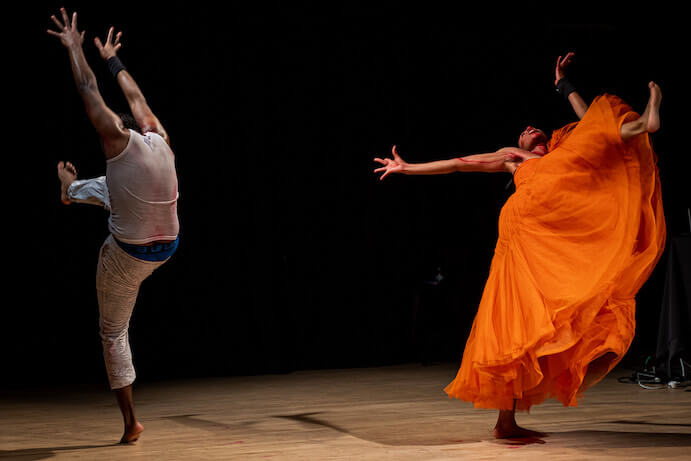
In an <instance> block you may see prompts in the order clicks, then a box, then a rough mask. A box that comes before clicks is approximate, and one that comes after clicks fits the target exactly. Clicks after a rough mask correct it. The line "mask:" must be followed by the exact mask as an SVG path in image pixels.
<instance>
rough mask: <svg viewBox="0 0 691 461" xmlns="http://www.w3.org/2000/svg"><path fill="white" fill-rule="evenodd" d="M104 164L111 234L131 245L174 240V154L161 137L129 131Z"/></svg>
mask: <svg viewBox="0 0 691 461" xmlns="http://www.w3.org/2000/svg"><path fill="white" fill-rule="evenodd" d="M106 163H107V166H106V183H107V184H108V191H109V194H110V218H109V220H108V227H109V229H110V232H111V233H112V234H113V236H114V237H115V238H116V239H118V240H120V241H121V242H125V243H131V244H133V245H145V244H147V243H151V242H155V241H157V240H174V239H175V238H176V237H177V235H178V231H179V230H180V224H179V222H178V213H177V202H178V178H177V173H176V171H175V156H174V155H173V151H172V150H171V149H170V147H169V146H168V144H167V143H166V142H165V141H164V140H163V138H162V137H161V136H160V135H158V134H156V133H151V132H150V133H146V134H144V135H141V134H139V133H137V132H136V131H133V130H130V139H129V141H128V143H127V147H125V150H123V151H122V152H121V153H120V154H118V156H116V157H114V158H112V159H109V160H107V161H106Z"/></svg>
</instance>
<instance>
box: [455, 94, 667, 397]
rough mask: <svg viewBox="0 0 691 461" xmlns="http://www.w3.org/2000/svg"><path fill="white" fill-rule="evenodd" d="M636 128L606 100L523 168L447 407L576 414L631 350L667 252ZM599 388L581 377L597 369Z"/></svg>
mask: <svg viewBox="0 0 691 461" xmlns="http://www.w3.org/2000/svg"><path fill="white" fill-rule="evenodd" d="M638 117H639V115H638V114H636V113H635V112H633V111H632V110H631V108H630V107H629V106H628V105H626V104H625V103H624V102H623V101H622V100H621V99H619V98H618V97H616V96H613V95H603V96H600V97H598V98H596V99H595V101H594V102H593V103H592V104H591V105H590V107H589V108H588V111H587V112H586V114H585V116H584V117H583V119H582V120H581V121H579V122H576V123H572V124H570V125H567V126H565V127H563V128H561V129H559V130H556V131H555V132H554V133H553V134H552V137H551V139H550V141H549V143H548V154H547V155H545V156H544V157H541V158H538V159H530V160H527V161H525V162H524V163H522V164H521V165H520V166H519V167H518V169H517V170H516V171H515V173H514V181H515V183H516V192H515V193H514V194H513V195H512V196H511V197H510V198H509V199H508V200H507V201H506V203H505V204H504V207H503V208H502V210H501V214H500V217H499V238H498V241H497V245H496V248H495V251H494V257H493V259H492V264H491V267H490V273H489V277H488V280H487V283H486V285H485V288H484V291H483V295H482V299H481V301H480V306H479V308H478V312H477V315H476V317H475V320H474V322H473V327H472V330H471V333H470V336H469V338H468V341H467V343H466V347H465V351H464V353H463V361H462V363H461V367H460V369H459V371H458V374H457V376H456V378H455V379H454V380H453V381H452V382H451V383H450V384H449V385H448V386H447V387H446V388H445V392H446V393H447V394H448V395H449V396H450V397H456V398H458V399H462V400H466V401H470V402H473V403H474V405H475V407H476V408H496V409H503V410H511V409H513V408H514V401H516V406H515V408H516V409H517V410H528V409H529V408H530V407H531V406H532V405H535V404H538V403H541V402H542V401H543V400H545V399H546V398H556V399H558V400H559V401H561V402H562V403H563V404H564V405H565V406H576V405H577V400H578V398H579V396H580V394H581V393H582V392H583V391H584V390H585V388H586V387H588V385H592V384H594V383H595V382H597V381H599V380H600V379H601V378H602V377H604V376H605V375H606V374H607V373H609V371H611V370H612V368H614V366H615V365H616V364H617V363H618V362H619V361H620V360H621V358H622V357H623V356H624V354H625V353H626V351H627V350H628V348H629V346H630V344H631V341H632V339H633V336H634V331H635V299H634V297H635V295H636V293H637V292H638V290H639V289H640V287H641V286H642V285H643V283H644V282H645V281H646V280H647V278H648V277H649V275H650V273H651V272H652V270H653V268H654V266H655V264H656V263H657V261H658V260H659V258H660V256H661V254H662V251H663V249H664V245H665V229H666V228H665V219H664V214H663V210H662V199H661V192H660V180H659V174H658V169H657V165H656V162H657V157H656V155H655V153H654V152H653V149H652V146H651V144H650V140H649V137H648V134H647V133H644V134H642V135H638V136H636V137H634V138H632V139H630V140H629V141H627V142H624V141H622V139H621V136H620V134H619V133H620V128H621V125H622V124H623V123H625V122H628V121H632V120H635V119H637V118H638ZM598 358H600V360H599V361H598V362H604V365H603V366H602V367H600V372H599V373H598V374H597V376H589V377H588V382H587V384H586V383H584V377H585V375H586V372H588V365H589V364H590V363H591V362H593V361H594V360H595V359H598Z"/></svg>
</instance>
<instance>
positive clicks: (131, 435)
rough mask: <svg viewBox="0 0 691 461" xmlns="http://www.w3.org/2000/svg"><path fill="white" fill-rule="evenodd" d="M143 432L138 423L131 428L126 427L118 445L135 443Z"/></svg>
mask: <svg viewBox="0 0 691 461" xmlns="http://www.w3.org/2000/svg"><path fill="white" fill-rule="evenodd" d="M143 430H144V426H142V425H141V423H139V422H136V423H134V425H133V426H132V427H126V428H125V433H124V434H123V435H122V438H121V439H120V443H134V442H136V441H137V440H138V439H139V436H140V435H141V433H142V431H143Z"/></svg>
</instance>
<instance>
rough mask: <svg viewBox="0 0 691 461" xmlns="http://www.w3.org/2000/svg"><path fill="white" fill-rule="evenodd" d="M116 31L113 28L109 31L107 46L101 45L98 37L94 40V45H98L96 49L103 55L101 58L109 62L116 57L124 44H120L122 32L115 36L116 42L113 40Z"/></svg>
mask: <svg viewBox="0 0 691 461" xmlns="http://www.w3.org/2000/svg"><path fill="white" fill-rule="evenodd" d="M114 30H115V29H114V28H113V27H112V26H111V28H110V29H108V36H107V37H106V43H105V45H104V44H103V43H101V39H100V38H98V37H96V38H94V43H95V44H96V48H98V52H99V53H101V57H102V58H103V59H104V60H105V61H107V60H109V59H110V58H112V57H113V56H115V55H116V54H117V52H118V50H119V49H120V47H121V46H122V43H120V37H122V31H121V32H118V33H117V34H115V40H113V31H114Z"/></svg>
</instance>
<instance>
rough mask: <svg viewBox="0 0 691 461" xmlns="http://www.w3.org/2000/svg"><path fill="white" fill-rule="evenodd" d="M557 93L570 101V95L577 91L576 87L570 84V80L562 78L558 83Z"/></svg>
mask: <svg viewBox="0 0 691 461" xmlns="http://www.w3.org/2000/svg"><path fill="white" fill-rule="evenodd" d="M556 86H557V93H559V94H560V95H562V96H564V98H566V99H568V98H569V95H570V94H571V93H573V92H574V91H576V87H575V86H573V85H572V84H571V82H569V80H568V79H567V78H566V77H562V78H560V79H559V81H557V85H556Z"/></svg>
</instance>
